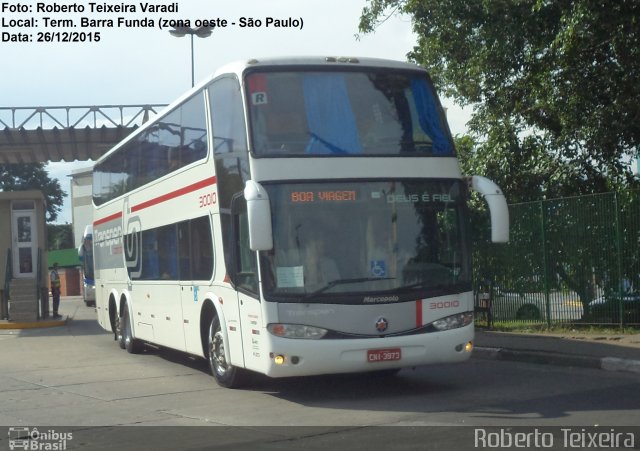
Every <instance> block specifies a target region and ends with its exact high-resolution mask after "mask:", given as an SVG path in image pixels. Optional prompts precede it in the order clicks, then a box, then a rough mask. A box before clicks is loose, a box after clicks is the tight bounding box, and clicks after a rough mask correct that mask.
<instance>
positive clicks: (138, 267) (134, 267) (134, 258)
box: [124, 216, 142, 278]
mask: <svg viewBox="0 0 640 451" xmlns="http://www.w3.org/2000/svg"><path fill="white" fill-rule="evenodd" d="M141 229H142V224H141V223H140V218H139V217H137V216H136V217H132V218H130V219H129V221H128V222H127V233H126V235H125V237H124V258H125V261H126V262H127V271H128V272H129V277H131V278H138V277H140V275H141V274H142V258H140V256H141V249H142V242H141V240H142V237H141V233H140V231H141Z"/></svg>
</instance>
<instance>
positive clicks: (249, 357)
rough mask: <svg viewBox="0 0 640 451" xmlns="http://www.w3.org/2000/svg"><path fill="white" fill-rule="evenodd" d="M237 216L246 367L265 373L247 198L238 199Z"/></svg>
mask: <svg viewBox="0 0 640 451" xmlns="http://www.w3.org/2000/svg"><path fill="white" fill-rule="evenodd" d="M232 215H233V232H234V233H233V245H234V247H233V264H234V267H233V269H232V272H233V275H232V280H233V283H234V284H235V288H236V290H237V291H238V308H239V315H240V327H241V334H242V345H243V348H244V362H245V367H246V368H248V369H251V370H256V371H262V370H263V367H264V366H265V365H266V364H267V362H268V358H269V356H268V355H267V354H266V351H265V349H264V346H263V342H264V338H263V334H264V333H265V332H266V329H265V328H264V327H263V320H262V309H261V305H260V294H259V293H260V290H259V284H258V264H257V254H256V252H254V251H252V250H251V249H250V248H249V227H248V222H247V208H246V201H245V199H244V197H242V196H238V197H236V198H234V200H233V203H232Z"/></svg>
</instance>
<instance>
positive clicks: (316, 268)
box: [304, 238, 340, 289]
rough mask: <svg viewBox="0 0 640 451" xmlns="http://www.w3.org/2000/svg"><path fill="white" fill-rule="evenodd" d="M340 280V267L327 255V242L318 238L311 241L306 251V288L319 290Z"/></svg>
mask: <svg viewBox="0 0 640 451" xmlns="http://www.w3.org/2000/svg"><path fill="white" fill-rule="evenodd" d="M339 279H340V272H339V271H338V265H336V262H335V260H333V259H332V258H331V257H329V256H328V255H327V251H326V244H325V242H324V241H323V240H321V239H318V238H312V239H310V240H309V241H308V243H307V247H306V249H305V262H304V284H305V286H306V287H307V288H309V287H311V288H312V289H317V288H321V287H324V286H326V285H327V284H329V283H331V282H333V281H335V280H339Z"/></svg>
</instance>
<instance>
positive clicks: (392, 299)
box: [362, 296, 400, 304]
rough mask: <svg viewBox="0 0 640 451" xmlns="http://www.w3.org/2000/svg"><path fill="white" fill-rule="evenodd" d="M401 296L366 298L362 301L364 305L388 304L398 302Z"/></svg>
mask: <svg viewBox="0 0 640 451" xmlns="http://www.w3.org/2000/svg"><path fill="white" fill-rule="evenodd" d="M399 300H400V296H365V297H364V298H363V299H362V302H363V303H364V304H383V303H386V302H398V301H399Z"/></svg>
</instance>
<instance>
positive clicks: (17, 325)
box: [0, 316, 69, 330]
mask: <svg viewBox="0 0 640 451" xmlns="http://www.w3.org/2000/svg"><path fill="white" fill-rule="evenodd" d="M67 321H69V317H68V316H67V317H66V318H64V319H61V320H57V321H53V320H43V321H30V322H18V321H2V322H0V330H13V329H44V328H47V327H60V326H64V325H65V324H67Z"/></svg>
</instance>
